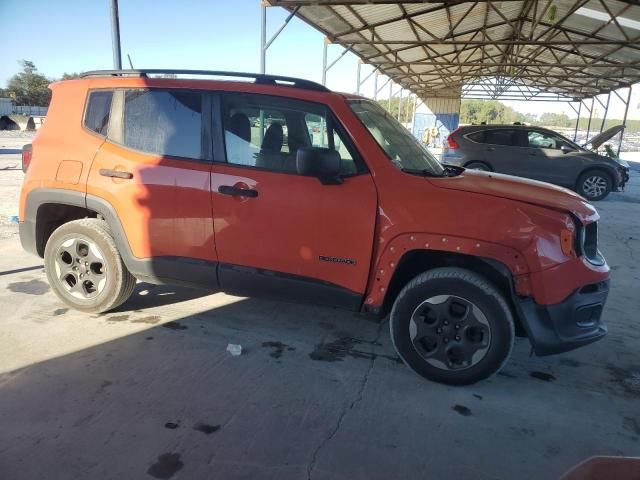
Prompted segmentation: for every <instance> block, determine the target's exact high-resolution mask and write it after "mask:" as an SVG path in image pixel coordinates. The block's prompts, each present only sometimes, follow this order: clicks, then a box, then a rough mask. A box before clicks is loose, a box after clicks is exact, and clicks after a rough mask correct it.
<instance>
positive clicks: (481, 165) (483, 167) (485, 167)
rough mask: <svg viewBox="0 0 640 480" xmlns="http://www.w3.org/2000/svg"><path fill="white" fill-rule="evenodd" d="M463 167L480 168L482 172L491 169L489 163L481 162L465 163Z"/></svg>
mask: <svg viewBox="0 0 640 480" xmlns="http://www.w3.org/2000/svg"><path fill="white" fill-rule="evenodd" d="M464 168H468V169H469V170H482V171H483V172H490V171H491V169H490V168H489V165H487V164H486V163H482V162H470V163H468V164H466V165H465V167H464Z"/></svg>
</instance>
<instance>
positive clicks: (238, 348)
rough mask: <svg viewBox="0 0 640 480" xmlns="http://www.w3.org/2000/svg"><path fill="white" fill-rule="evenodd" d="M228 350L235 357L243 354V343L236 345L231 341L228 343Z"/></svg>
mask: <svg viewBox="0 0 640 480" xmlns="http://www.w3.org/2000/svg"><path fill="white" fill-rule="evenodd" d="M227 352H229V353H230V354H231V355H233V356H234V357H238V356H240V355H242V345H236V344H235V343H230V344H229V345H227Z"/></svg>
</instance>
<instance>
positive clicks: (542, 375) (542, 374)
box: [529, 371, 556, 382]
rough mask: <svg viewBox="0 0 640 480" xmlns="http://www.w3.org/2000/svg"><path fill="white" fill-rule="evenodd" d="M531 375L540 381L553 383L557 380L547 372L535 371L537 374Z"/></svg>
mask: <svg viewBox="0 0 640 480" xmlns="http://www.w3.org/2000/svg"><path fill="white" fill-rule="evenodd" d="M529 375H530V376H531V377H533V378H537V379H538V380H543V381H545V382H552V381H553V380H555V379H556V377H555V375H552V374H550V373H546V372H538V371H535V372H531V373H530V374H529Z"/></svg>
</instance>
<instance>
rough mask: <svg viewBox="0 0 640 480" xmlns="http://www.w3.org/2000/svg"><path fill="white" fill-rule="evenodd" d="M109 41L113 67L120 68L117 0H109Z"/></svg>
mask: <svg viewBox="0 0 640 480" xmlns="http://www.w3.org/2000/svg"><path fill="white" fill-rule="evenodd" d="M111 42H112V45H113V68H115V69H116V70H122V55H121V54H120V16H119V15H118V0H111Z"/></svg>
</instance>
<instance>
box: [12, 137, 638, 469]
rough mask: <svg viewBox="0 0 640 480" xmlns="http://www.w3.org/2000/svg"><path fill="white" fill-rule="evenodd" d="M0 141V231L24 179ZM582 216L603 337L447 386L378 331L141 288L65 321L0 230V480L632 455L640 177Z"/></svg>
mask: <svg viewBox="0 0 640 480" xmlns="http://www.w3.org/2000/svg"><path fill="white" fill-rule="evenodd" d="M14 140H15V139H14ZM3 141H4V139H2V138H0V215H2V218H5V217H6V216H7V215H12V214H15V213H17V207H16V205H17V195H18V187H19V182H20V179H21V175H22V173H21V171H19V170H12V169H5V168H4V167H8V166H11V165H12V164H13V163H15V162H16V161H19V156H17V155H16V154H6V153H5V154H3V149H5V150H7V149H9V148H8V147H6V146H5V147H3V146H2V145H3ZM22 141H24V140H22ZM5 143H6V142H5ZM5 170H6V171H5ZM597 207H598V209H599V211H600V213H601V215H602V221H601V248H602V250H603V252H604V253H605V255H606V256H607V259H608V261H609V263H610V265H611V266H612V269H613V280H612V291H611V294H610V297H609V302H608V304H607V308H606V310H605V312H604V316H605V318H606V320H607V322H608V325H609V327H610V333H609V335H608V336H607V337H606V338H605V339H604V340H602V341H600V342H598V343H596V344H593V345H591V346H588V347H586V348H583V349H580V350H576V351H573V352H570V353H567V354H564V355H559V356H554V357H546V358H536V357H529V346H528V343H527V342H526V340H519V341H518V342H517V344H516V347H515V349H514V352H513V356H512V359H511V360H510V361H509V363H508V364H507V365H506V367H505V369H504V370H503V371H502V373H500V374H499V375H497V376H495V377H494V378H492V379H490V380H488V381H485V382H482V383H479V384H476V385H473V386H469V387H457V388H454V387H447V386H443V385H439V384H435V383H430V382H428V381H425V380H423V379H422V378H420V377H418V376H416V375H415V374H413V373H411V372H410V371H409V370H408V369H407V368H406V367H405V366H404V365H402V364H400V363H398V361H397V360H396V356H395V353H394V351H393V348H392V346H391V342H390V340H389V335H388V323H387V322H386V321H385V322H382V323H377V322H375V321H372V320H370V319H367V318H363V317H360V316H358V315H354V314H351V313H344V312H341V311H338V310H332V309H323V308H316V307H307V306H299V305H293V304H287V303H277V302H271V301H266V300H259V299H243V298H237V297H230V296H227V295H223V294H215V295H208V296H207V295H205V294H203V293H202V292H198V291H191V290H183V289H177V288H171V287H157V286H151V285H147V284H143V283H141V284H138V286H137V288H136V292H135V295H134V296H133V297H132V299H131V300H130V301H129V302H128V303H126V304H125V305H124V306H123V307H121V308H120V309H119V310H118V311H117V312H113V313H110V314H107V315H84V314H82V313H79V312H75V311H72V310H68V309H67V308H65V307H64V305H63V304H62V303H61V302H60V301H58V299H57V298H56V297H55V296H54V294H53V293H52V292H51V290H50V288H49V286H48V284H47V282H46V278H45V274H44V272H43V266H42V260H41V259H39V258H37V257H33V256H30V255H28V254H26V253H24V252H23V251H22V250H21V248H20V245H19V240H18V237H17V234H16V232H17V227H16V225H15V224H13V223H11V222H10V221H5V222H4V224H2V225H1V226H0V232H2V234H1V236H0V237H1V238H0V252H2V255H0V311H1V312H3V313H4V314H3V315H2V316H0V479H7V480H9V479H11V480H21V479H29V480H31V479H34V480H35V479H42V478H56V479H58V478H73V479H96V478H99V479H111V478H113V479H129V478H132V479H133V478H135V479H138V478H154V477H155V478H165V479H166V478H173V479H191V478H198V479H200V478H224V479H228V478H232V479H241V478H246V479H257V478H260V479H263V478H264V479H278V480H282V479H307V478H313V479H349V480H352V479H391V478H429V479H430V478H452V479H453V478H455V479H477V480H482V479H494V478H505V479H513V478H518V479H543V478H544V479H546V478H557V477H558V476H559V475H560V474H561V473H562V472H564V471H565V470H566V469H567V468H569V467H570V466H572V465H574V464H576V463H578V462H580V461H581V460H583V459H585V458H586V457H589V456H592V455H628V456H640V408H639V407H638V406H639V405H640V357H639V356H638V351H639V347H640V330H639V329H638V321H639V317H638V311H640V297H639V295H638V293H639V291H640V290H639V286H640V264H639V260H640V220H639V219H640V172H638V171H636V172H634V175H633V178H632V181H631V186H630V187H629V189H628V191H627V192H624V193H616V194H612V195H611V196H610V198H609V199H607V200H606V201H604V202H600V203H599V204H598V205H597ZM229 343H236V344H241V345H242V347H243V353H242V355H241V356H238V357H234V356H231V355H230V354H229V353H228V352H226V350H225V349H226V347H227V344H229Z"/></svg>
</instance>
